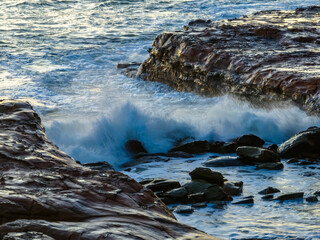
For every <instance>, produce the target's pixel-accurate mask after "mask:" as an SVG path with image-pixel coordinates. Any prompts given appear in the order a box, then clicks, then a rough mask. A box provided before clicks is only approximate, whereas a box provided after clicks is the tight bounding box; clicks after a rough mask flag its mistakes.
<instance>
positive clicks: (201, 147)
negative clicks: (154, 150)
mask: <svg viewBox="0 0 320 240" xmlns="http://www.w3.org/2000/svg"><path fill="white" fill-rule="evenodd" d="M210 147H211V144H210V143H209V142H208V141H194V142H190V143H186V144H183V145H180V146H178V147H175V148H172V149H171V150H170V151H169V152H185V153H189V154H200V153H206V152H209V151H210Z"/></svg>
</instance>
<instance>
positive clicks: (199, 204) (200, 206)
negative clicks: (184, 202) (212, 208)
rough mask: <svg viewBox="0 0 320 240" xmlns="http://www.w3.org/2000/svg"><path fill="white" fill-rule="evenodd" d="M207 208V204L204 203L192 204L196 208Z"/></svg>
mask: <svg viewBox="0 0 320 240" xmlns="http://www.w3.org/2000/svg"><path fill="white" fill-rule="evenodd" d="M206 206H207V204H206V203H204V202H201V203H194V204H192V207H194V208H205V207H206Z"/></svg>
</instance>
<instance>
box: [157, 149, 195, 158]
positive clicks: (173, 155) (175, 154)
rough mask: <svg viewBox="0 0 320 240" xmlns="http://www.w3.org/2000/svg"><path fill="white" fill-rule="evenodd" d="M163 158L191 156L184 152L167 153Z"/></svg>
mask: <svg viewBox="0 0 320 240" xmlns="http://www.w3.org/2000/svg"><path fill="white" fill-rule="evenodd" d="M163 156H166V157H172V158H192V157H193V155H192V154H189V153H186V152H181V151H180V152H179V151H178V152H168V153H164V154H163Z"/></svg>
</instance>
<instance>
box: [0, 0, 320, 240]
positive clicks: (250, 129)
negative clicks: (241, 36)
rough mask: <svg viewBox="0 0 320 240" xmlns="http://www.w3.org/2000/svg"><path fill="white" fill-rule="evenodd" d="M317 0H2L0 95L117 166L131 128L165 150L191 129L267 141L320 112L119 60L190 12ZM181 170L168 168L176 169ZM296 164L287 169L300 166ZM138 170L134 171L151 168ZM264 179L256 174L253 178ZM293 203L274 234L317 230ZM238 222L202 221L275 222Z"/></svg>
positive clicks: (78, 153)
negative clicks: (265, 103) (189, 84)
mask: <svg viewBox="0 0 320 240" xmlns="http://www.w3.org/2000/svg"><path fill="white" fill-rule="evenodd" d="M312 4H319V1H318V0H305V1H297V0H296V1H294V0H284V1H270V0H269V1H268V0H266V1H261V0H252V1H243V0H242V1H240V0H229V1H227V0H220V1H204V0H200V1H183V0H175V1H172V0H168V1H154V0H149V1H143V0H132V1H125V0H118V1H110V0H105V1H104V0H73V1H69V0H64V1H62V0H60V1H59V0H15V1H13V0H2V1H1V2H0V97H1V98H15V99H25V100H28V101H30V102H31V103H32V104H33V106H34V107H35V109H36V110H37V111H38V112H39V113H40V114H41V117H42V119H43V123H44V125H45V127H46V129H47V133H48V135H49V137H50V138H51V139H52V140H53V141H54V142H55V143H57V144H58V145H59V146H60V147H61V148H62V149H63V150H65V151H66V152H67V153H69V154H71V155H72V156H73V157H74V158H75V159H76V160H79V161H82V162H88V161H91V162H94V161H108V162H110V163H112V164H113V165H114V166H115V167H116V168H119V165H120V163H122V162H125V161H127V160H128V156H127V155H126V153H125V152H124V150H123V144H124V143H125V141H126V140H128V139H131V138H135V139H139V140H140V141H142V142H143V144H144V145H145V146H146V148H147V149H148V150H149V151H150V152H159V151H167V150H168V149H169V148H170V147H171V146H172V143H173V142H174V141H176V140H177V139H178V138H182V137H186V136H187V137H190V136H192V137H194V138H195V139H208V140H228V139H231V138H234V137H237V136H239V135H241V134H245V133H254V134H257V135H259V136H260V137H262V138H264V139H265V140H266V141H268V142H270V143H280V142H282V141H284V140H286V139H287V138H289V137H290V136H292V135H293V134H294V133H296V132H298V131H300V130H303V129H305V128H307V127H309V126H312V125H320V119H319V118H317V117H312V116H307V115H306V114H305V113H304V112H302V111H301V110H299V109H297V108H296V107H293V106H290V105H288V106H287V107H286V108H282V109H278V108H277V107H274V108H271V110H270V109H269V110H266V109H255V108H253V107H252V106H250V105H249V104H247V103H243V102H238V101H236V100H234V99H232V98H231V97H229V96H223V97H219V98H203V97H200V96H197V95H195V94H192V93H178V92H175V91H174V90H172V89H170V88H169V87H167V86H164V85H162V84H158V83H153V82H144V81H142V80H139V79H129V78H127V77H125V76H123V75H121V74H120V73H119V72H118V71H117V69H116V65H117V64H118V63H119V62H130V61H138V62H142V61H143V60H144V59H146V57H147V54H148V53H147V50H148V48H150V47H151V44H152V40H153V38H154V37H155V36H156V35H157V34H159V33H161V32H163V31H173V30H177V29H182V28H183V26H184V25H186V24H187V23H188V22H189V21H191V20H194V19H198V18H204V19H211V20H219V19H227V18H235V17H239V16H241V15H243V14H250V13H253V12H256V11H259V10H267V9H283V10H290V9H295V8H296V7H303V6H308V5H312ZM202 160H203V159H202ZM199 161H200V160H199ZM182 166H183V164H182ZM182 166H181V168H180V170H182V168H183V167H182ZM152 169H153V170H152V171H153V172H157V173H159V174H160V173H161V172H163V171H168V170H170V169H169V167H168V166H167V165H165V164H162V165H161V164H158V165H157V167H156V168H155V167H152ZM178 170H179V169H178ZM178 170H177V171H175V172H173V173H172V176H171V178H175V177H177V178H179V177H180V175H179V174H178V172H179V171H178ZM296 171H298V170H294V171H293V173H292V175H289V176H294V175H295V174H298V172H296ZM132 174H133V175H134V176H133V177H135V178H138V177H140V178H143V177H145V176H147V175H148V173H147V172H141V174H139V176H137V175H135V173H132ZM248 179H251V178H250V177H248ZM255 180H256V181H260V180H257V179H255ZM304 180H305V181H307V182H308V181H309V182H310V184H309V185H310V189H308V191H311V190H313V189H317V188H320V186H318V185H317V184H316V182H317V181H310V180H309V179H304ZM250 181H251V180H250ZM318 182H319V181H318ZM311 183H312V184H311ZM259 184H260V185H259ZM262 184H263V182H261V181H260V182H259V183H258V184H257V186H262ZM311 185H312V186H311ZM258 206H260V205H258ZM261 207H265V208H266V211H265V212H261V218H264V217H265V216H264V215H263V214H267V213H268V211H269V210H270V209H273V206H264V205H263V204H262V205H261ZM306 209H308V206H306ZM288 211H289V213H290V214H289V215H290V217H289V219H287V218H286V217H285V216H283V218H281V217H280V220H281V221H283V222H284V223H288V227H287V228H286V226H285V224H284V226H281V229H282V230H281V231H282V233H281V235H280V234H279V235H277V234H276V233H275V236H281V237H283V236H286V234H287V235H288V234H289V233H290V236H291V235H293V236H299V237H303V236H304V235H307V236H308V239H316V238H315V236H316V234H313V232H315V226H316V225H315V224H314V222H315V220H314V218H310V219H309V220H308V217H307V216H305V215H304V214H305V213H303V214H302V213H301V214H302V215H301V216H299V214H298V215H297V214H296V212H294V211H293V210H292V211H291V210H290V208H289V209H288ZM290 211H291V212H290ZM223 214H225V215H227V216H230V219H238V218H241V217H242V216H244V215H245V216H247V215H246V214H248V213H247V212H246V211H243V210H241V209H239V208H236V210H235V211H234V212H232V211H229V210H228V209H226V210H225V212H223ZM193 216H194V217H193ZM200 216H201V214H200ZM316 216H319V212H316ZM191 218H192V219H193V220H190V219H191ZM302 218H303V221H304V223H305V222H306V223H305V224H304V225H303V228H304V231H301V229H300V230H299V228H297V230H296V231H295V230H294V229H295V227H294V226H296V225H294V224H293V225H290V223H292V222H293V223H296V222H297V221H298V222H299V219H302ZM181 220H182V221H185V222H190V223H193V224H194V225H197V224H196V223H195V222H194V221H198V220H199V214H194V215H192V216H189V217H188V218H187V219H184V218H183V217H182V218H181ZM255 220H257V218H255ZM248 224H249V221H244V222H243V225H242V227H243V228H244V229H246V228H247V229H249V225H248ZM251 224H252V223H251ZM318 224H319V223H318ZM262 225H263V224H262ZM213 226H215V227H214V231H212V229H213ZM237 226H238V225H237V224H235V222H232V221H231V223H230V224H227V225H225V224H220V223H219V222H216V221H214V220H212V225H210V221H206V223H205V224H203V225H201V226H198V225H197V227H198V228H200V229H202V230H205V231H207V232H209V233H212V234H214V235H215V236H218V237H221V238H224V239H228V238H232V236H236V237H239V238H241V237H248V236H249V237H250V236H251V237H252V236H254V237H257V236H259V237H262V236H265V233H266V232H268V231H270V228H268V226H269V224H266V225H265V228H264V227H263V226H262V227H261V229H260V228H259V229H258V230H254V231H251V230H248V231H249V233H247V232H241V231H238V230H237ZM292 228H293V230H292ZM316 230H317V229H316ZM228 232H229V233H228ZM318 232H319V231H318ZM235 233H236V235H232V234H235ZM272 236H273V235H272ZM288 236H289V235H288ZM236 237H233V238H236Z"/></svg>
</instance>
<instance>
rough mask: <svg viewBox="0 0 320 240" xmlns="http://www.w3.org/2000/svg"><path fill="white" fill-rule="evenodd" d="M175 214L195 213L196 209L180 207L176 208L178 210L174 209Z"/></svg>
mask: <svg viewBox="0 0 320 240" xmlns="http://www.w3.org/2000/svg"><path fill="white" fill-rule="evenodd" d="M174 212H175V213H182V214H183V213H187V214H190V213H193V212H194V208H193V207H190V206H186V205H178V206H176V208H175V209H174Z"/></svg>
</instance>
